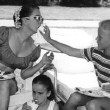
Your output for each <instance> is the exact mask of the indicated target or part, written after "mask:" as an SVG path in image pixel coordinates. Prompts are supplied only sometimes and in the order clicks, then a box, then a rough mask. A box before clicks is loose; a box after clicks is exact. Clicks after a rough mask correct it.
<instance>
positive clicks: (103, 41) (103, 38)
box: [96, 27, 110, 50]
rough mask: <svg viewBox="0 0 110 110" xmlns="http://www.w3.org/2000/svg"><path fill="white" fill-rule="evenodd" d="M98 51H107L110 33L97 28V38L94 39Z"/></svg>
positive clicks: (109, 43)
mask: <svg viewBox="0 0 110 110" xmlns="http://www.w3.org/2000/svg"><path fill="white" fill-rule="evenodd" d="M96 40H97V44H98V49H99V50H102V49H107V48H109V47H110V32H109V31H108V30H104V29H103V28H101V27H99V28H98V36H97V38H96Z"/></svg>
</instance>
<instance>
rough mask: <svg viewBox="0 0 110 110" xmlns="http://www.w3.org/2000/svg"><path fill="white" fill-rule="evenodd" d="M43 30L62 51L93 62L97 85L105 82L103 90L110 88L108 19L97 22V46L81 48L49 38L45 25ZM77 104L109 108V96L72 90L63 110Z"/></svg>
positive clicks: (90, 108)
mask: <svg viewBox="0 0 110 110" xmlns="http://www.w3.org/2000/svg"><path fill="white" fill-rule="evenodd" d="M44 31H45V33H42V32H40V33H41V34H42V36H43V37H44V39H45V40H46V41H47V42H49V43H50V44H51V45H53V46H54V47H55V48H56V49H58V50H60V51H61V52H62V53H65V54H67V55H69V56H73V57H79V58H85V59H86V60H87V61H91V62H93V64H94V68H95V72H96V76H97V79H98V82H99V86H100V87H101V86H102V85H103V84H104V83H105V87H104V88H106V89H104V91H106V90H107V91H109V90H110V20H104V21H102V22H100V24H99V28H98V36H97V39H96V40H97V44H98V47H91V48H87V49H82V50H81V49H76V48H73V47H70V46H68V45H65V44H62V43H60V42H58V41H55V40H53V39H51V38H50V31H49V28H48V27H47V26H45V30H44ZM108 87H109V88H108ZM102 89H103V87H102ZM79 106H85V107H86V109H87V110H110V98H109V97H92V96H89V95H84V94H82V93H79V92H74V93H73V94H71V95H70V98H69V99H68V101H67V102H66V104H65V107H64V110H76V109H77V107H79Z"/></svg>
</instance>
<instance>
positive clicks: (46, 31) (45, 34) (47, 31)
mask: <svg viewBox="0 0 110 110" xmlns="http://www.w3.org/2000/svg"><path fill="white" fill-rule="evenodd" d="M43 27H44V32H42V31H40V30H39V32H40V33H41V35H42V36H43V38H44V39H45V40H46V41H47V42H48V41H49V40H51V38H50V29H49V27H48V26H43Z"/></svg>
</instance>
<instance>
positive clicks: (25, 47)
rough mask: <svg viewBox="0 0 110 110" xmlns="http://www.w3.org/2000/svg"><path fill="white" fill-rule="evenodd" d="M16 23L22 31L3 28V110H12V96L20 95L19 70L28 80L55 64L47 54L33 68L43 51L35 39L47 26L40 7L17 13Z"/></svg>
mask: <svg viewBox="0 0 110 110" xmlns="http://www.w3.org/2000/svg"><path fill="white" fill-rule="evenodd" d="M14 20H15V24H19V26H18V27H5V26H2V27H0V110H8V105H9V99H10V95H13V94H15V93H16V91H17V83H16V81H15V75H14V71H15V69H16V68H18V69H21V77H22V78H23V79H26V78H29V77H31V76H33V75H34V74H35V73H36V72H37V71H39V69H40V68H41V67H43V66H45V65H47V64H50V63H51V62H52V60H53V58H52V57H53V56H51V55H50V56H48V55H47V54H48V52H47V53H45V54H44V56H43V58H42V59H41V61H40V62H39V63H38V64H36V65H34V66H33V62H34V61H36V60H37V59H38V58H39V56H40V51H41V48H40V46H39V45H38V46H37V47H36V46H35V45H34V41H33V40H32V38H31V36H32V35H33V34H35V33H36V32H37V29H38V28H39V27H40V26H41V24H42V23H43V18H42V16H41V13H40V11H39V7H37V6H34V5H30V6H22V7H21V8H20V10H18V11H16V12H15V14H14Z"/></svg>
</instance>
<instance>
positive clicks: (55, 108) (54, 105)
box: [47, 100, 59, 110]
mask: <svg viewBox="0 0 110 110" xmlns="http://www.w3.org/2000/svg"><path fill="white" fill-rule="evenodd" d="M47 110H59V106H58V104H57V103H56V102H55V100H52V101H50V104H49V107H48V109H47Z"/></svg>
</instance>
